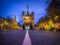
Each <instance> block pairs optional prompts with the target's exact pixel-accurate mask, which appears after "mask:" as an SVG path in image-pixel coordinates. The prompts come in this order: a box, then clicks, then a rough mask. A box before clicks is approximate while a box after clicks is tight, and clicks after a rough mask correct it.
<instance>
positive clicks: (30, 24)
mask: <svg viewBox="0 0 60 45" xmlns="http://www.w3.org/2000/svg"><path fill="white" fill-rule="evenodd" d="M22 18H23V29H27V30H28V29H34V12H31V14H30V13H29V8H28V6H27V13H26V14H25V13H24V11H23V12H22Z"/></svg>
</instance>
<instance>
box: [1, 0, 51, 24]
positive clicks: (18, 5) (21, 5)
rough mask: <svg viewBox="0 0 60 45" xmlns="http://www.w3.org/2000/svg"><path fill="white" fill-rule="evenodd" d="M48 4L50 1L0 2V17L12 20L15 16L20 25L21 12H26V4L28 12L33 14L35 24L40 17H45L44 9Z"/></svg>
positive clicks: (3, 0) (6, 0) (17, 0)
mask: <svg viewBox="0 0 60 45" xmlns="http://www.w3.org/2000/svg"><path fill="white" fill-rule="evenodd" d="M50 2H51V0H0V16H2V17H6V16H10V17H11V18H13V17H14V15H16V17H17V21H18V22H20V24H22V11H25V12H26V7H27V4H28V6H29V12H30V13H31V12H32V11H33V12H34V13H35V17H34V19H35V20H34V23H35V24H36V23H37V22H38V20H39V19H40V18H41V17H44V16H46V15H47V12H46V9H47V7H48V5H49V4H50Z"/></svg>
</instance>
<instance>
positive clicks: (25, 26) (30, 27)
mask: <svg viewBox="0 0 60 45" xmlns="http://www.w3.org/2000/svg"><path fill="white" fill-rule="evenodd" d="M23 29H24V30H30V29H32V25H23Z"/></svg>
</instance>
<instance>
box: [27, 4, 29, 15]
mask: <svg viewBox="0 0 60 45" xmlns="http://www.w3.org/2000/svg"><path fill="white" fill-rule="evenodd" d="M27 14H29V7H28V5H27Z"/></svg>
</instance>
